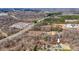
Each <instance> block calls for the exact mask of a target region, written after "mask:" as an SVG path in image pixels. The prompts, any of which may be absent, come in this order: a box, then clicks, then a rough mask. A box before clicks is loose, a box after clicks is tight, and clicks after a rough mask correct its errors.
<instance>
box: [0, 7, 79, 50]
mask: <svg viewBox="0 0 79 59" xmlns="http://www.w3.org/2000/svg"><path fill="white" fill-rule="evenodd" d="M0 51H79V8H0Z"/></svg>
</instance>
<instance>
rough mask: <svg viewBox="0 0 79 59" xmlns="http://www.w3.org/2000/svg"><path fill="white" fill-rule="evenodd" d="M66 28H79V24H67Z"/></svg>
mask: <svg viewBox="0 0 79 59" xmlns="http://www.w3.org/2000/svg"><path fill="white" fill-rule="evenodd" d="M64 27H65V28H79V24H65V25H64Z"/></svg>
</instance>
